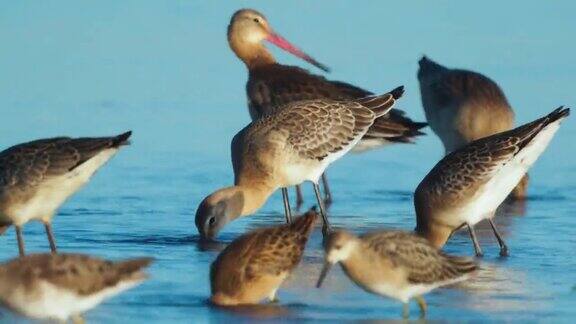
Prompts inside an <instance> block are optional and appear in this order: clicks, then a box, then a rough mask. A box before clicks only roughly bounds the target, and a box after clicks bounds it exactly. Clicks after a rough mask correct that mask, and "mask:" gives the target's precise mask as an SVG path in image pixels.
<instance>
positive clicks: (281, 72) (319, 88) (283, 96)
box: [246, 64, 365, 119]
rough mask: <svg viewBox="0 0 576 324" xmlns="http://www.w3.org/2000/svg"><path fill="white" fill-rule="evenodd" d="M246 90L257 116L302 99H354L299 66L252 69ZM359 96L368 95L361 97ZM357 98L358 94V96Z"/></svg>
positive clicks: (277, 65)
mask: <svg viewBox="0 0 576 324" xmlns="http://www.w3.org/2000/svg"><path fill="white" fill-rule="evenodd" d="M246 90H247V94H248V98H249V102H250V105H252V107H251V110H252V109H253V110H254V111H255V112H256V114H253V116H252V118H253V119H257V118H260V117H262V116H264V115H267V114H271V113H275V112H276V111H278V110H280V109H282V106H284V105H286V104H290V103H293V102H295V101H301V100H314V99H332V100H342V99H353V98H351V97H348V96H346V94H344V93H341V92H340V91H339V89H338V87H335V86H334V85H332V84H331V83H330V81H328V80H326V78H324V77H322V76H319V75H314V74H311V73H309V72H308V71H306V70H304V69H301V68H299V67H296V66H287V65H280V64H273V65H267V66H264V67H261V68H257V69H254V70H253V71H250V76H249V79H248V83H247V85H246ZM359 97H365V95H363V96H359ZM355 98H357V97H355Z"/></svg>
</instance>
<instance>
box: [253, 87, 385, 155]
mask: <svg viewBox="0 0 576 324" xmlns="http://www.w3.org/2000/svg"><path fill="white" fill-rule="evenodd" d="M385 96H387V95H385ZM392 103H393V101H392ZM375 117H376V116H375V114H374V112H373V111H372V110H370V109H369V108H367V107H365V106H363V105H361V104H359V103H357V102H351V101H350V102H341V101H330V100H309V101H300V102H295V103H292V104H290V105H289V106H288V107H286V108H284V109H282V110H281V111H279V112H278V113H276V114H272V115H268V116H265V117H264V118H262V119H260V120H258V121H256V122H254V123H253V124H252V126H251V128H252V130H250V132H251V133H252V134H253V136H252V138H258V137H261V138H264V137H265V136H264V135H263V133H267V135H266V136H268V137H272V138H277V139H278V140H279V142H286V143H287V145H288V147H289V148H290V149H292V150H293V151H294V152H296V153H297V154H298V155H299V156H301V157H304V158H308V159H315V160H322V159H324V158H325V157H326V156H328V155H329V154H331V153H334V152H337V151H340V150H341V149H342V148H344V147H345V146H346V145H348V144H350V142H352V141H353V140H354V139H358V138H359V137H361V136H362V135H363V134H364V133H366V131H367V130H368V128H369V127H370V125H371V124H372V123H373V121H374V118H375Z"/></svg>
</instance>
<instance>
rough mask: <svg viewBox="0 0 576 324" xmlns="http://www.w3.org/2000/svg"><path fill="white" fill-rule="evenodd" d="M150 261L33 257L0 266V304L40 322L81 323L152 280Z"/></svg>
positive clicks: (86, 256)
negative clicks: (147, 269)
mask: <svg viewBox="0 0 576 324" xmlns="http://www.w3.org/2000/svg"><path fill="white" fill-rule="evenodd" d="M151 262H152V259H150V258H139V259H131V260H126V261H118V262H112V261H106V260H102V259H98V258H94V257H91V256H88V255H82V254H31V255H27V256H24V257H20V258H17V259H14V260H12V261H9V262H7V263H3V264H0V302H1V304H3V305H4V306H6V307H8V308H9V309H11V310H13V311H15V312H16V313H19V314H22V315H24V316H27V317H30V318H33V319H36V320H56V321H61V322H66V321H68V320H69V319H72V320H73V321H74V322H75V323H82V322H83V319H82V314H83V313H84V312H86V311H88V310H90V309H92V308H94V307H96V306H97V305H98V304H100V303H101V302H102V301H103V300H105V299H108V298H110V297H112V296H115V295H117V294H119V293H121V292H123V291H125V290H127V289H130V288H132V287H134V286H136V285H138V284H139V283H141V282H142V281H144V280H145V279H146V278H147V275H146V274H144V273H143V272H142V270H143V269H144V268H145V267H147V266H148V265H149V264H150V263H151Z"/></svg>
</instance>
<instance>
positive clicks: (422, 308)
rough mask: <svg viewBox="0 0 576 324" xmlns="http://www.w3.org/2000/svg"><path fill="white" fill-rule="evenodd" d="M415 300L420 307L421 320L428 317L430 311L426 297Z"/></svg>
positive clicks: (417, 297) (418, 297)
mask: <svg viewBox="0 0 576 324" xmlns="http://www.w3.org/2000/svg"><path fill="white" fill-rule="evenodd" d="M415 299H416V301H417V302H418V306H420V318H424V317H426V311H427V310H428V305H426V301H425V300H424V297H422V296H416V297H415Z"/></svg>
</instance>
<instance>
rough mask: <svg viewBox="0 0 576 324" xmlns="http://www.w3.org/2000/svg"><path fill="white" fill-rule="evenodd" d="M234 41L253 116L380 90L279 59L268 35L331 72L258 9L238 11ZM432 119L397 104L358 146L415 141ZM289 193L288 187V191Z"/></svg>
mask: <svg viewBox="0 0 576 324" xmlns="http://www.w3.org/2000/svg"><path fill="white" fill-rule="evenodd" d="M227 34H228V44H229V45H230V48H231V49H232V51H233V52H234V53H235V54H236V56H237V57H238V58H239V59H240V60H241V61H242V62H244V64H245V65H246V67H247V69H248V82H247V84H246V93H247V96H248V110H249V113H250V117H251V118H252V120H257V119H259V118H261V117H262V116H266V115H268V114H271V113H274V112H276V111H277V110H279V109H282V108H283V107H286V105H285V104H287V103H291V102H294V101H299V100H313V99H332V100H343V99H347V100H349V99H358V98H363V97H366V96H370V95H374V93H372V92H369V91H367V90H364V89H361V88H358V87H356V86H353V85H351V84H348V83H345V82H340V81H331V80H327V79H326V78H324V77H323V76H320V75H316V74H312V73H310V72H309V71H307V70H304V69H302V68H299V67H296V66H289V65H283V64H279V63H277V62H276V60H275V58H274V56H272V54H271V53H270V52H269V51H268V50H267V48H266V47H265V46H264V45H263V42H264V41H267V42H269V43H271V44H274V45H276V46H278V47H279V48H281V49H283V50H285V51H287V52H289V53H291V54H293V55H295V56H297V57H299V58H301V59H303V60H305V61H307V62H308V63H310V64H312V65H314V66H316V67H317V68H319V69H321V70H323V71H326V72H328V71H329V69H328V67H326V66H325V65H323V64H321V63H319V62H318V61H316V60H315V59H314V58H312V57H311V56H310V55H308V54H306V53H304V52H303V51H301V50H300V49H298V48H297V47H296V46H294V45H292V44H291V43H290V42H288V41H287V40H286V39H285V38H284V37H282V36H280V35H279V34H278V33H276V32H275V31H274V30H273V29H272V27H271V26H270V23H269V22H268V20H267V19H266V17H265V16H264V15H263V14H261V13H260V12H258V11H256V10H253V9H241V10H238V11H236V12H235V13H234V14H233V16H232V18H231V20H230V23H229V25H228V33H227ZM425 126H426V123H418V122H414V121H412V120H411V119H410V118H408V117H406V116H405V113H404V112H403V111H401V110H398V109H393V110H392V111H390V113H389V114H388V115H386V116H382V117H380V118H378V119H377V120H376V121H375V122H374V125H373V126H372V127H370V129H369V131H368V132H367V133H366V134H365V135H364V137H363V138H362V140H361V141H360V142H359V143H358V144H357V145H356V146H355V147H354V149H353V151H357V152H361V151H365V150H368V149H371V148H376V147H381V146H383V145H385V144H388V143H412V142H413V141H414V138H415V137H417V136H420V135H423V134H424V133H422V132H421V131H420V129H421V128H423V127H425ZM322 182H323V185H324V190H325V201H326V203H327V204H329V203H331V202H332V195H331V192H330V187H329V186H328V181H327V180H326V177H325V176H323V177H322ZM296 188H297V189H296V194H297V205H298V206H300V205H301V204H302V202H303V199H302V193H301V190H300V187H296ZM283 194H285V195H287V191H285V192H283Z"/></svg>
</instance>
